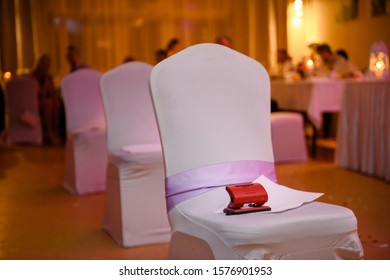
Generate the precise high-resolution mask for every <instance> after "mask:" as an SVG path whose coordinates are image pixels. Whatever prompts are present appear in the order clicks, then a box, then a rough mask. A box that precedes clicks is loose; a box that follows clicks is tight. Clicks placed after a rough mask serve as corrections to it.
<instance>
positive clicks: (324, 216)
mask: <svg viewBox="0 0 390 280" xmlns="http://www.w3.org/2000/svg"><path fill="white" fill-rule="evenodd" d="M229 200H230V198H229V195H228V194H227V192H226V191H225V188H217V189H214V190H211V191H209V192H206V193H203V194H201V195H198V196H196V197H193V198H191V199H189V200H187V201H185V202H183V203H181V204H179V205H177V206H176V207H175V208H173V209H172V210H171V212H170V214H169V215H170V217H175V218H176V219H177V218H178V216H180V221H181V223H180V225H179V226H178V227H177V228H175V229H174V230H178V231H181V232H184V233H187V234H189V235H193V236H195V237H198V238H201V239H203V238H205V236H207V237H208V238H207V239H208V240H210V239H211V240H214V242H215V246H218V249H216V250H213V252H214V253H215V252H217V253H218V252H219V253H221V252H223V253H222V254H223V255H219V256H214V257H215V258H217V259H241V258H243V259H313V258H315V259H360V258H362V255H361V254H362V253H361V252H362V250H361V248H362V246H361V243H360V240H359V238H358V236H357V234H356V224H357V221H356V218H355V216H354V214H353V212H352V211H351V210H349V209H348V208H345V207H341V206H337V205H331V204H326V203H320V202H312V203H308V204H305V205H303V206H301V207H298V208H295V209H291V210H287V211H284V212H280V213H267V212H263V213H248V214H242V215H233V216H226V215H225V214H224V213H223V209H224V208H225V207H226V205H227V203H228V202H229ZM199 224H201V225H202V227H199ZM196 225H198V226H196ZM213 235H214V236H213ZM218 239H219V240H218ZM209 244H210V246H211V249H213V242H209ZM220 246H225V247H227V248H225V250H221V247H220ZM315 251H317V252H315Z"/></svg>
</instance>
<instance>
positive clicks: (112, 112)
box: [100, 62, 160, 153]
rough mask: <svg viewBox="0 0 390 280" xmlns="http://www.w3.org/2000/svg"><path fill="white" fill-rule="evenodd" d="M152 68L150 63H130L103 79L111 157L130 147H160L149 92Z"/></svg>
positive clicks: (117, 68)
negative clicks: (152, 145)
mask: <svg viewBox="0 0 390 280" xmlns="http://www.w3.org/2000/svg"><path fill="white" fill-rule="evenodd" d="M152 68H153V66H151V65H149V64H147V63H143V62H128V63H125V64H122V65H120V66H118V67H116V68H114V69H112V70H110V71H108V72H107V73H105V74H104V75H103V76H102V78H101V81H100V89H101V95H102V100H103V104H104V110H105V114H106V121H107V142H108V143H107V144H108V151H109V152H110V153H112V152H113V151H116V150H119V149H121V148H122V147H123V146H128V145H139V144H159V145H160V136H159V133H158V128H157V123H156V118H155V115H154V111H153V106H152V101H151V97H150V92H149V76H150V72H151V70H152Z"/></svg>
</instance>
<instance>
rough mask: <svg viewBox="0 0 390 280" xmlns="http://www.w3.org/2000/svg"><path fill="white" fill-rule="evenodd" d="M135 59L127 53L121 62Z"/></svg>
mask: <svg viewBox="0 0 390 280" xmlns="http://www.w3.org/2000/svg"><path fill="white" fill-rule="evenodd" d="M132 61H135V58H134V56H131V55H128V56H126V57H125V58H124V59H123V63H127V62H132Z"/></svg>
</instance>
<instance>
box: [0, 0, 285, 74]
mask: <svg viewBox="0 0 390 280" xmlns="http://www.w3.org/2000/svg"><path fill="white" fill-rule="evenodd" d="M272 1H274V0H239V1H238V0H148V1H145V0H14V3H16V2H18V3H21V5H19V6H21V7H22V8H20V7H19V9H22V10H23V13H26V14H28V17H27V16H25V17H23V18H22V20H23V21H24V22H25V23H26V24H27V25H28V26H30V30H29V31H28V33H29V34H30V36H29V37H28V38H27V39H25V40H24V41H23V44H24V48H29V49H30V53H29V54H28V55H27V54H24V57H26V56H29V59H25V58H24V59H23V58H20V55H19V54H17V55H16V56H17V60H18V66H17V67H18V68H20V67H27V68H31V67H32V66H33V65H31V64H32V63H31V60H33V61H36V60H37V59H38V57H39V56H40V55H41V54H42V53H48V54H49V55H51V57H52V60H53V66H52V72H53V74H54V75H55V76H56V77H57V78H58V80H59V79H60V78H61V77H63V76H64V75H66V74H67V73H68V72H69V66H68V64H67V61H66V59H65V55H66V47H67V46H68V45H69V44H75V45H77V46H78V47H79V48H80V49H81V58H82V62H83V63H86V64H89V65H90V66H92V67H94V68H96V69H97V70H99V71H102V72H105V71H107V70H109V69H112V68H113V67H115V66H117V65H119V64H121V63H123V60H124V58H125V57H126V56H132V57H134V58H135V60H138V61H143V62H147V63H150V64H155V51H156V50H157V49H161V48H166V46H167V43H168V41H169V40H170V39H172V38H178V39H179V40H180V41H181V44H182V47H187V46H190V45H193V44H196V43H203V42H214V41H215V38H216V37H217V36H219V35H228V36H230V37H231V38H232V39H233V46H234V48H235V49H236V50H237V51H240V52H242V53H244V54H246V55H249V56H251V57H253V58H254V59H257V60H258V61H260V62H261V63H263V64H265V66H267V64H268V62H269V50H270V44H269V30H270V29H269V28H268V24H269V23H270V19H269V18H270V17H269V12H270V11H269V9H270V7H273V6H274V5H271V6H270V3H271V2H272ZM279 1H280V0H279ZM2 14H3V13H2ZM15 14H18V11H15ZM8 18H9V19H12V15H8ZM15 44H16V43H15ZM31 56H33V58H31ZM21 61H24V62H21ZM27 62H28V63H27ZM21 63H22V64H23V63H24V64H25V65H23V66H22V65H19V64H21ZM26 63H27V65H26ZM5 64H7V63H5ZM3 67H4V68H5V67H7V66H6V65H4V66H3Z"/></svg>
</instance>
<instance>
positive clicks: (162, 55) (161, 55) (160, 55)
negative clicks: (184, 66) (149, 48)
mask: <svg viewBox="0 0 390 280" xmlns="http://www.w3.org/2000/svg"><path fill="white" fill-rule="evenodd" d="M154 58H155V61H156V64H157V63H159V62H161V61H163V60H164V59H166V58H167V52H166V51H165V50H163V49H158V50H156V51H155V52H154Z"/></svg>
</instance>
